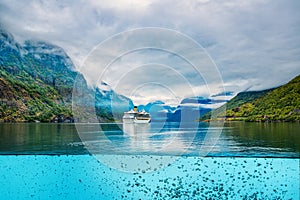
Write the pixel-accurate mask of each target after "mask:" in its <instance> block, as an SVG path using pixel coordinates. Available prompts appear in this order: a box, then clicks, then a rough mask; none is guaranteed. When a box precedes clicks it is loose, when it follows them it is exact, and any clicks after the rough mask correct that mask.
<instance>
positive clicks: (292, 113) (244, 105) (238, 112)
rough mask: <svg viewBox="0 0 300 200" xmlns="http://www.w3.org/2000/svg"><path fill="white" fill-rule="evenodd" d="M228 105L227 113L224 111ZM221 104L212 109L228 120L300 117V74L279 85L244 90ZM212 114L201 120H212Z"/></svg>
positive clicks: (253, 120) (277, 119)
mask: <svg viewBox="0 0 300 200" xmlns="http://www.w3.org/2000/svg"><path fill="white" fill-rule="evenodd" d="M225 106H226V113H225V112H221V110H223V109H222V108H224V107H225ZM222 108H218V109H216V110H214V111H213V112H214V113H215V114H216V116H217V117H218V118H225V119H226V120H229V121H230V120H237V121H250V122H272V121H277V122H278V121H300V75H298V76H297V77H295V78H294V79H292V80H291V81H289V82H288V83H287V84H285V85H282V86H280V87H277V88H273V89H268V90H263V91H250V92H241V93H239V94H238V95H237V96H236V97H234V98H232V99H231V100H230V101H229V102H228V103H226V104H225V105H224V106H223V107H222ZM210 117H211V113H210V112H209V113H206V114H205V115H204V116H202V117H201V118H200V120H201V121H205V120H210ZM213 120H215V119H213Z"/></svg>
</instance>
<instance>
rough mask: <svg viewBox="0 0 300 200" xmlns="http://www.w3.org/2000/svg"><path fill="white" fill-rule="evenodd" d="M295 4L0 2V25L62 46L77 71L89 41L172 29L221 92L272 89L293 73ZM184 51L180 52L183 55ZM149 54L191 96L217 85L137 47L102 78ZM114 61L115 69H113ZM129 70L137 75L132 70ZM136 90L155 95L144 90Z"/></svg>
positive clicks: (270, 0) (231, 0)
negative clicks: (198, 48)
mask: <svg viewBox="0 0 300 200" xmlns="http://www.w3.org/2000/svg"><path fill="white" fill-rule="evenodd" d="M166 8H167V9H166ZM299 9H300V1H298V0H287V1H280V0H253V1H248V0H227V1H221V0H214V1H209V0H187V1H180V0H175V1H174V0H165V1H159V0H153V1H146V0H142V1H141V0H136V1H134V0H131V1H127V0H118V1H111V0H103V1H97V0H94V1H93V0H90V1H83V0H82V1H33V0H32V1H30V0H28V1H16V0H1V2H0V24H2V25H3V26H4V27H6V28H7V29H8V31H10V32H12V33H13V34H14V36H15V37H16V38H17V39H18V40H19V41H24V40H25V39H28V38H29V39H37V40H44V41H49V42H51V43H54V44H56V45H59V46H61V47H63V48H64V49H65V50H66V51H67V53H68V54H69V55H70V57H71V58H72V60H73V61H74V62H75V64H76V66H77V67H78V68H79V66H81V65H82V64H83V63H84V60H85V58H86V56H88V55H89V52H90V51H91V50H92V49H93V48H94V47H95V46H96V45H98V44H99V43H100V42H102V41H104V40H105V39H107V38H109V37H111V36H112V35H114V34H117V33H119V32H121V31H126V30H131V29H133V28H141V27H163V28H170V29H174V30H176V31H179V32H182V33H184V34H186V35H188V36H189V37H191V38H192V39H194V40H195V41H196V42H198V43H199V44H201V45H202V46H203V47H204V48H205V50H206V51H207V53H208V54H209V55H210V57H211V59H212V60H213V61H214V63H216V65H217V66H218V69H219V71H220V75H221V76H222V79H223V81H224V85H223V86H224V87H225V90H226V91H233V92H234V93H237V92H239V91H243V90H245V89H248V88H250V90H261V89H266V88H270V87H275V86H278V85H281V84H284V83H286V82H287V81H289V80H290V79H292V78H293V77H294V76H296V75H298V74H299V73H300V67H299V65H300V57H299V55H300V34H299V33H300V12H299ZM125 39H126V38H125ZM137 39H138V38H137ZM154 39H155V37H153V36H152V37H149V42H157V41H154ZM127 42H128V41H127ZM134 42H136V41H134ZM161 42H163V41H161ZM116 45H118V44H116ZM119 45H121V44H119ZM173 45H174V46H172V48H175V47H177V48H180V45H183V47H184V44H182V43H178V42H176V41H174V44H173ZM170 48H171V47H170ZM184 48H185V47H184ZM106 50H107V51H109V52H108V53H111V56H113V55H114V53H115V52H114V48H113V46H111V48H108V49H106ZM188 53H190V54H188ZM192 53H193V51H190V52H187V54H188V55H190V56H192ZM133 55H135V56H136V57H133ZM149 56H155V58H156V59H155V62H157V63H161V64H162V65H166V66H171V67H173V68H174V70H177V71H178V73H179V74H181V75H182V76H183V77H185V78H186V79H188V81H189V82H191V86H192V88H193V92H192V93H196V94H197V95H206V96H209V95H213V94H217V93H218V92H221V91H222V87H223V86H219V85H214V86H212V88H214V89H213V91H208V90H207V88H206V85H205V80H204V79H203V78H204V77H201V75H202V74H200V77H199V76H198V74H197V73H194V72H193V71H192V70H191V68H189V67H188V64H187V63H185V62H184V61H183V60H182V59H179V58H178V57H177V56H176V55H175V56H174V55H171V54H167V53H166V52H160V53H159V52H155V53H153V52H150V51H148V52H146V51H144V52H136V53H134V54H132V56H131V57H130V56H124V57H122V58H121V60H120V61H116V63H114V66H112V68H111V69H110V70H111V71H109V74H110V75H111V77H110V79H109V78H108V83H109V84H112V85H114V84H113V83H114V82H118V80H115V81H114V80H113V79H114V77H115V79H117V78H116V77H118V76H117V75H120V74H121V75H122V73H123V74H126V73H129V71H130V70H132V68H131V67H130V68H129V70H128V67H126V66H137V67H139V66H145V64H149V63H150V60H149ZM122 59H123V60H122ZM151 62H154V61H153V60H152V61H151ZM85 64H86V63H85ZM117 64H122V66H121V67H117ZM139 68H140V67H139ZM142 68H143V67H141V69H142ZM143 69H144V68H143ZM208 70H209V69H208ZM82 71H83V72H84V73H85V76H86V77H93V74H94V73H95V71H94V69H86V70H82ZM162 72H163V73H165V72H164V71H162ZM162 72H161V73H159V72H157V73H154V72H153V71H151V70H150V69H149V70H144V74H149V76H150V75H151V77H155V76H161V74H162ZM134 73H136V75H137V74H138V73H140V72H139V71H138V68H137V69H136V70H135V71H134ZM178 73H177V74H178ZM112 74H114V75H112ZM171 74H172V73H171ZM175 74H176V73H173V75H174V76H175ZM195 74H196V75H195ZM139 75H143V74H139ZM193 76H194V77H193ZM163 77H167V80H168V81H169V82H168V87H170V88H172V86H174V88H177V89H174V91H176V92H174V93H179V92H177V91H179V90H181V91H184V92H183V93H185V94H182V95H179V96H186V95H189V93H188V92H185V91H187V89H186V85H185V84H178V82H176V78H174V79H172V76H168V74H167V73H166V75H164V76H163ZM175 77H176V76H175ZM90 79H93V78H90ZM95 79H97V77H96V78H95ZM127 79H128V78H127ZM124 80H125V79H124ZM172 80H173V82H172ZM136 81H137V82H134V81H132V84H131V85H130V82H127V84H126V82H125V81H123V82H122V85H123V86H122V87H124V88H125V87H128V88H133V86H134V84H141V82H142V80H139V81H140V82H138V80H136ZM182 82H184V81H182ZM156 86H157V85H156ZM175 86H176V87H175ZM156 88H157V87H156ZM119 89H120V90H121V88H119ZM152 89H154V88H152ZM223 89H224V88H223ZM172 90H173V89H172ZM161 91H164V89H161ZM155 92H157V96H159V95H160V94H161V93H160V92H159V91H158V90H157V91H155ZM192 93H191V94H192ZM143 95H144V96H145V95H146V96H147V95H149V96H155V95H153V94H151V95H150V93H146V92H144V94H143ZM175 96H176V98H177V96H178V95H175ZM145 98H146V97H145ZM151 98H152V97H151ZM153 98H154V97H153Z"/></svg>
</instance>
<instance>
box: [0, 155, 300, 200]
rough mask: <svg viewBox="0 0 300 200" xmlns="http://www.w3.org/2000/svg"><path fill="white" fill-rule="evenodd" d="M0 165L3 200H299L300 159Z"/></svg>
mask: <svg viewBox="0 0 300 200" xmlns="http://www.w3.org/2000/svg"><path fill="white" fill-rule="evenodd" d="M144 157H145V158H144V159H146V160H147V158H149V157H148V156H144ZM155 158H157V159H166V158H165V157H164V156H157V157H155ZM112 159H113V156H112ZM124 159H128V160H131V159H132V156H129V155H124ZM0 163H1V172H0V177H1V179H0V184H1V187H0V194H1V199H65V200H68V199H101V200H102V199H103V200H104V199H209V198H211V199H296V200H298V199H299V159H284V158H267V159H266V158H225V157H222V158H220V157H205V158H199V157H178V159H177V160H176V161H174V162H173V163H171V164H170V165H169V166H167V167H165V168H162V169H160V170H157V171H152V172H149V173H143V172H140V173H125V172H122V171H120V170H115V169H111V168H109V167H107V166H105V165H103V164H101V163H99V162H98V160H97V159H95V158H94V157H93V156H90V155H72V156H67V155H62V156H47V155H23V156H0Z"/></svg>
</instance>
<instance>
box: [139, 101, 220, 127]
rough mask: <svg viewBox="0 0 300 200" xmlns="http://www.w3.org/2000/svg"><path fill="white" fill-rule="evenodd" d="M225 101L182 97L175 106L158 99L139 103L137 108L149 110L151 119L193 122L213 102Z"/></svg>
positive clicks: (209, 108)
mask: <svg viewBox="0 0 300 200" xmlns="http://www.w3.org/2000/svg"><path fill="white" fill-rule="evenodd" d="M225 102H226V101H224V100H213V99H210V98H203V97H199V96H197V97H187V98H184V99H182V100H181V102H180V104H179V105H178V106H176V107H172V106H169V105H166V104H165V103H164V102H162V101H159V100H158V101H155V102H150V103H148V104H146V105H139V106H138V110H145V111H147V112H149V113H150V114H151V119H152V120H153V121H168V122H183V121H184V122H194V121H196V120H197V119H198V118H199V116H200V115H204V114H205V113H207V112H209V111H211V110H212V108H211V107H212V106H213V105H214V104H217V103H225Z"/></svg>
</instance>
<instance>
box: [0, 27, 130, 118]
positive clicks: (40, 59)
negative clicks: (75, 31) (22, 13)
mask: <svg viewBox="0 0 300 200" xmlns="http://www.w3.org/2000/svg"><path fill="white" fill-rule="evenodd" d="M75 79H76V81H77V82H78V84H79V85H80V87H81V89H83V90H85V91H86V95H85V96H84V97H83V98H82V100H81V103H82V104H81V105H82V107H81V108H80V115H77V116H76V117H77V118H76V121H82V120H83V119H81V117H82V118H85V121H88V120H89V119H90V118H91V112H89V108H87V106H86V104H85V103H86V102H85V99H86V98H92V99H93V102H94V103H93V105H91V106H93V107H95V108H96V115H97V118H98V120H99V121H101V122H106V121H112V120H114V119H113V118H112V111H111V110H112V108H111V107H109V106H107V105H106V103H103V102H108V101H112V97H114V99H118V101H119V103H120V102H123V104H129V103H130V102H131V100H129V99H128V98H125V97H123V96H121V95H118V94H116V93H114V91H112V90H111V91H110V95H106V96H103V95H102V96H101V95H100V94H103V91H101V89H99V88H91V87H90V86H88V85H87V82H86V80H85V79H84V77H83V75H82V74H80V73H79V72H77V71H76V70H75V67H74V64H73V62H72V60H71V59H70V57H69V56H68V55H67V54H66V53H65V51H64V50H63V49H62V48H61V47H59V46H56V45H53V44H50V43H48V42H43V41H33V40H28V41H25V42H24V44H22V45H21V44H19V43H18V42H16V41H15V39H14V37H13V35H12V34H10V33H9V32H7V31H5V30H3V29H1V28H0V121H3V122H30V121H42V122H50V121H53V122H66V121H68V122H70V121H73V120H74V118H73V113H72V110H71V106H72V92H73V86H74V81H75ZM75 92H76V91H75ZM95 94H96V96H95ZM78 116H79V117H78Z"/></svg>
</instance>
